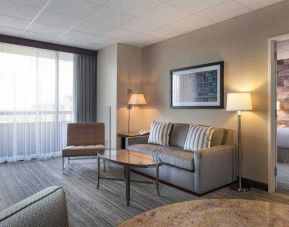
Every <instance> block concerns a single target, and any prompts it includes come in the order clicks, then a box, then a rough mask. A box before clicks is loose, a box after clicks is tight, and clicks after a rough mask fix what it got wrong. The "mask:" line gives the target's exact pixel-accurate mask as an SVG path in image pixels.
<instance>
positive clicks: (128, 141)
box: [125, 135, 149, 148]
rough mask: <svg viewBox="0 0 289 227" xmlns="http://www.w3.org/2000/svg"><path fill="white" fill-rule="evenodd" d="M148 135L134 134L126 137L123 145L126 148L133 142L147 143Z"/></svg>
mask: <svg viewBox="0 0 289 227" xmlns="http://www.w3.org/2000/svg"><path fill="white" fill-rule="evenodd" d="M148 139H149V135H144V136H134V137H127V138H126V140H125V147H126V148H127V147H128V146H130V145H133V144H146V143H148Z"/></svg>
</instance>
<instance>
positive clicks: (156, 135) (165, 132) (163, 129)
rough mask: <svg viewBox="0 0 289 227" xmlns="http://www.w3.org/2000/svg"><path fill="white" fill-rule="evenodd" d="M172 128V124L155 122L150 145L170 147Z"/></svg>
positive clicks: (151, 131) (149, 140) (150, 136)
mask: <svg viewBox="0 0 289 227" xmlns="http://www.w3.org/2000/svg"><path fill="white" fill-rule="evenodd" d="M172 126H173V124H172V123H170V122H156V121H153V122H152V125H151V130H150V135H149V139H148V143H152V144H159V145H163V146H168V145H169V139H170V132H171V129H172Z"/></svg>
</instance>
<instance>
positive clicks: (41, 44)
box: [0, 34, 97, 56]
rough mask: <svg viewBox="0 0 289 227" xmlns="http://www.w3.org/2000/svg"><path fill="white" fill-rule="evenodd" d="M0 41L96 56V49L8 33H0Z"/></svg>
mask: <svg viewBox="0 0 289 227" xmlns="http://www.w3.org/2000/svg"><path fill="white" fill-rule="evenodd" d="M0 42H2V43H9V44H15V45H21V46H28V47H35V48H41V49H47V50H54V51H61V52H67V53H73V54H80V55H90V56H97V51H96V50H88V49H83V48H79V47H73V46H67V45H61V44H56V43H49V42H42V41H37V40H33V39H25V38H20V37H15V36H9V35H2V34H0Z"/></svg>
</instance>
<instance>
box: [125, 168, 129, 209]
mask: <svg viewBox="0 0 289 227" xmlns="http://www.w3.org/2000/svg"><path fill="white" fill-rule="evenodd" d="M125 175H126V178H125V179H126V205H127V206H129V201H130V169H129V167H128V166H126V167H125Z"/></svg>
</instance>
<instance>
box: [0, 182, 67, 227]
mask: <svg viewBox="0 0 289 227" xmlns="http://www.w3.org/2000/svg"><path fill="white" fill-rule="evenodd" d="M0 226H11V227H16V226H61V227H68V226H69V223H68V213H67V205H66V198H65V193H64V191H63V189H62V188H61V187H59V186H52V187H48V188H46V189H44V190H42V191H40V192H38V193H36V194H34V195H32V196H30V197H28V198H26V199H24V200H22V201H21V202H19V203H16V204H14V205H13V206H11V207H9V208H7V209H6V210H4V211H2V212H0Z"/></svg>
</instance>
